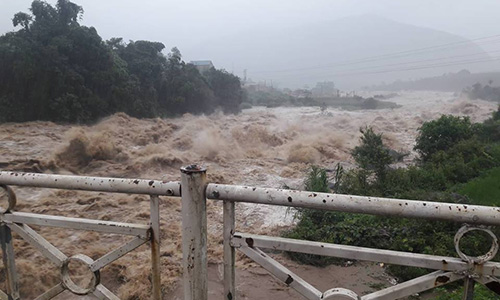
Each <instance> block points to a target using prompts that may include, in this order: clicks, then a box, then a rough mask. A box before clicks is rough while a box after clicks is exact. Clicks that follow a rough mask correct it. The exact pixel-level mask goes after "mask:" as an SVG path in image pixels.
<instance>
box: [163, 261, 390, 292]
mask: <svg viewBox="0 0 500 300" xmlns="http://www.w3.org/2000/svg"><path fill="white" fill-rule="evenodd" d="M274 257H275V259H277V260H278V261H280V262H281V263H282V264H283V265H285V266H286V267H287V268H288V269H290V270H291V271H292V272H294V273H295V274H297V275H298V276H299V277H301V278H302V279H304V280H306V281H307V282H309V283H310V284H312V285H313V286H314V287H316V288H317V289H319V290H320V291H326V290H328V289H331V288H337V287H343V288H347V289H351V290H353V291H355V292H356V293H358V294H359V295H365V294H368V293H370V292H373V291H375V290H378V289H380V288H383V287H387V286H391V283H390V277H388V276H387V275H386V274H385V272H384V269H383V268H382V267H380V266H378V265H376V264H372V263H361V262H359V263H356V264H354V265H351V266H348V267H342V266H335V265H330V266H327V267H325V268H318V267H313V266H309V265H301V264H298V263H296V262H294V261H291V260H289V259H287V258H285V257H283V256H282V255H274ZM208 277H209V284H208V289H209V300H220V299H224V297H223V281H222V278H223V266H222V264H211V265H210V266H209V276H208ZM236 284H237V296H238V299H241V300H247V299H248V300H256V299H289V300H303V299H304V297H303V296H301V295H300V294H299V293H298V292H296V291H295V290H294V289H292V288H290V287H288V286H287V285H286V284H284V283H282V282H280V281H279V280H277V279H276V278H274V277H273V276H272V275H270V274H269V273H268V272H267V271H266V270H264V269H263V268H261V267H260V266H257V265H256V264H251V265H248V266H245V267H243V268H242V267H239V268H237V271H236ZM166 299H168V300H182V299H183V298H182V285H179V286H178V287H177V288H176V289H175V290H174V291H173V292H171V293H169V294H167V297H166Z"/></svg>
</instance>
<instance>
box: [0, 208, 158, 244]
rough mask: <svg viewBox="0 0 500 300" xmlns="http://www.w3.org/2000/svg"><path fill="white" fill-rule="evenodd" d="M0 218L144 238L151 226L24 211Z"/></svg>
mask: <svg viewBox="0 0 500 300" xmlns="http://www.w3.org/2000/svg"><path fill="white" fill-rule="evenodd" d="M0 220H2V221H4V222H7V223H24V224H29V225H38V226H48V227H59V228H67V229H74V230H88V231H96V232H105V233H114V234H123V235H135V236H140V237H142V238H147V237H148V232H149V228H150V226H149V225H142V224H130V223H121V222H111V221H101V220H92V219H83V218H68V217H60V216H49V215H40V214H32V213H24V212H13V213H7V214H4V215H0Z"/></svg>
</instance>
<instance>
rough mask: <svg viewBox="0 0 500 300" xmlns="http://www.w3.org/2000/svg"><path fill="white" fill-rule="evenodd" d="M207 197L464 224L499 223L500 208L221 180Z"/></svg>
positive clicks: (209, 186)
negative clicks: (274, 187)
mask: <svg viewBox="0 0 500 300" xmlns="http://www.w3.org/2000/svg"><path fill="white" fill-rule="evenodd" d="M207 198H208V199H212V200H225V201H235V202H248V203H262V204H269V205H280V206H290V207H304V208H313V209H322V210H334V211H342V212H350V213H362V214H372V215H384V216H397V217H409V218H423V219H432V220H442V221H452V222H460V223H468V224H484V225H500V208H498V207H490V206H479V205H468V204H456V203H443V202H432V201H415V200H400V199H390V198H380V197H365V196H353V195H342V194H326V193H313V192H305V191H295V190H283V189H271V188H257V187H248V186H236V185H224V184H209V185H208V187H207Z"/></svg>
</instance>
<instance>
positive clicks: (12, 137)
mask: <svg viewBox="0 0 500 300" xmlns="http://www.w3.org/2000/svg"><path fill="white" fill-rule="evenodd" d="M362 96H363V95H362ZM366 96H368V94H366ZM388 101H393V102H396V103H398V104H400V105H402V106H401V108H396V109H384V110H361V111H343V110H337V109H327V110H326V111H321V110H320V108H319V107H308V108H264V107H254V108H252V109H248V110H244V111H243V112H242V113H241V114H239V115H236V116H235V115H223V114H213V115H210V116H194V115H189V114H187V115H184V116H182V117H178V118H172V119H147V120H138V119H135V118H131V117H129V116H127V115H124V114H115V115H113V116H111V117H108V118H106V119H103V120H101V121H100V122H99V123H97V124H94V125H91V126H72V125H58V124H54V123H50V122H29V123H16V124H14V123H8V124H1V125H0V168H1V169H4V170H18V171H35V172H45V173H58V174H81V175H95V176H107V177H129V178H146V179H160V180H179V177H180V173H179V167H180V166H182V165H187V164H191V163H201V164H203V165H205V166H206V167H207V169H208V179H209V181H210V182H217V183H230V184H241V185H255V186H262V187H280V186H283V185H284V184H286V185H288V186H291V187H293V188H300V187H301V184H302V181H303V178H304V175H305V173H306V171H307V169H308V167H309V166H310V165H311V164H317V165H321V166H323V167H326V168H329V169H332V168H334V167H335V165H336V164H337V163H339V162H340V163H342V164H344V165H346V166H347V167H349V166H352V159H351V157H350V151H351V150H352V148H353V147H355V146H356V145H357V144H358V139H359V136H360V132H359V129H360V128H361V127H364V126H372V127H373V128H374V129H375V131H376V132H378V133H383V134H384V139H385V143H386V144H387V145H388V146H390V147H391V148H392V149H394V150H398V151H403V152H409V153H410V155H409V156H407V157H406V158H405V161H403V162H402V163H401V164H402V165H404V164H408V163H411V161H412V160H413V159H414V158H415V156H416V155H415V153H414V151H413V146H414V141H415V137H416V134H417V130H418V128H419V127H420V126H421V125H422V123H423V122H425V121H429V120H432V119H435V118H438V117H439V116H440V115H441V114H454V115H465V116H469V117H470V118H471V120H472V121H474V122H480V121H483V120H484V119H486V118H488V117H489V116H490V115H491V112H492V111H494V110H495V109H496V104H494V103H491V102H485V101H478V100H475V101H470V100H467V99H465V98H460V97H459V96H455V95H453V94H452V93H438V92H401V93H400V94H399V95H398V96H396V97H394V98H391V99H389V100H388ZM15 190H16V192H17V194H18V206H17V207H16V209H17V210H19V211H26V212H33V213H44V214H53V215H64V216H72V217H86V218H94V219H102V220H114V221H125V222H142V223H147V222H148V218H149V202H148V198H147V197H145V196H134V195H130V196H128V195H113V194H104V193H90V192H74V191H62V190H59V191H58V190H40V189H33V188H15ZM208 209H209V231H210V237H209V245H208V247H209V255H210V260H211V262H213V263H216V262H220V257H221V253H222V252H221V251H222V249H221V245H220V241H221V219H222V216H221V210H222V209H221V206H220V204H219V203H214V202H209V205H208ZM179 211H180V203H179V200H178V199H175V198H167V197H165V198H163V199H162V203H161V225H162V236H161V238H162V240H163V244H162V248H161V252H162V274H163V278H162V281H163V284H164V287H165V288H166V290H167V291H168V290H172V289H174V287H175V284H176V283H177V282H178V276H179V274H180V272H181V269H182V268H181V265H180V261H181V258H182V254H181V243H180V213H179ZM237 214H238V225H237V226H238V227H239V228H241V229H245V230H246V231H250V232H253V233H267V234H272V233H273V232H277V231H276V228H279V227H283V226H290V225H291V224H293V214H292V213H290V212H288V211H287V210H286V209H284V208H276V207H269V206H264V205H250V204H239V205H238V206H237ZM36 229H37V230H38V231H39V232H40V233H41V234H42V235H43V236H44V237H46V238H47V239H48V240H49V241H50V242H52V243H53V244H55V245H56V246H58V247H60V249H62V250H63V251H64V252H65V253H66V254H67V255H72V254H76V253H80V252H83V253H85V254H87V255H89V256H91V257H94V256H95V257H99V256H101V255H103V254H105V253H106V252H107V251H109V250H110V248H109V247H112V246H117V245H120V244H121V243H123V242H124V241H125V238H122V237H116V236H113V235H105V234H98V233H93V232H77V231H69V230H55V229H50V228H40V229H39V228H36ZM15 249H16V255H17V261H16V263H17V265H18V268H19V273H20V274H21V284H20V286H21V287H22V294H23V295H24V296H33V295H37V294H40V293H41V292H42V291H43V290H46V289H47V288H48V287H51V286H53V285H55V284H56V283H57V282H58V280H59V279H58V276H57V274H58V272H57V269H56V267H55V266H53V265H51V263H50V262H49V261H47V260H46V259H44V258H43V256H42V255H41V254H40V253H39V252H38V251H36V250H35V249H33V248H31V247H30V246H29V245H28V244H27V243H26V242H24V241H22V240H21V239H20V238H16V240H15ZM149 270H150V269H149V249H148V247H146V246H142V247H140V248H138V249H137V250H135V251H133V252H132V253H130V254H128V255H126V256H125V257H123V258H121V259H120V260H118V261H117V262H115V263H114V264H112V265H111V266H109V267H107V268H106V269H104V271H103V275H102V276H101V278H103V282H104V284H107V285H108V286H110V287H111V289H112V290H113V291H115V292H116V293H117V294H119V295H121V296H122V297H123V298H133V297H134V296H136V297H138V298H140V299H144V298H146V295H148V294H149V279H148V275H149Z"/></svg>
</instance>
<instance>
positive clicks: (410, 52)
mask: <svg viewBox="0 0 500 300" xmlns="http://www.w3.org/2000/svg"><path fill="white" fill-rule="evenodd" d="M499 37H500V34H497V35H492V36H487V37H481V38H476V39H471V40H466V41H459V42H452V43H447V44H441V45H435V46H429V47H423V48H417V49H412V50H406V51H399V52H393V53H387V54H382V55H377V56H370V57H365V58H361V59H355V60H348V61H345V62H339V63H334V64H328V65H321V66H312V67H305V68H291V69H282V70H269V71H255V72H252V73H254V74H262V73H282V72H294V71H307V70H314V69H325V68H332V67H338V66H348V65H354V64H360V63H367V62H373V61H379V60H387V59H394V58H400V57H405V56H411V55H415V54H422V53H426V52H434V51H436V50H439V51H442V50H446V49H450V48H456V47H457V46H460V47H463V46H467V47H469V46H471V45H474V44H472V43H471V42H474V41H481V40H486V41H483V42H478V43H475V44H490V43H498V42H500V40H496V39H497V38H499ZM492 38H493V40H490V41H488V39H492Z"/></svg>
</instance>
